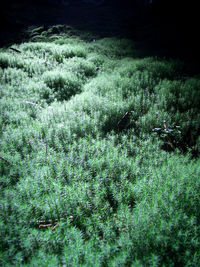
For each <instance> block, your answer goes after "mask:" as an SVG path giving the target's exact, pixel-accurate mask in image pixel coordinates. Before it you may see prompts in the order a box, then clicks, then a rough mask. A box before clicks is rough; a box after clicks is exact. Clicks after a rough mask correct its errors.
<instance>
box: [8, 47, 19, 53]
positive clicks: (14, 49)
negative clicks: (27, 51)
mask: <svg viewBox="0 0 200 267" xmlns="http://www.w3.org/2000/svg"><path fill="white" fill-rule="evenodd" d="M10 49H11V50H12V51H15V52H17V53H20V54H21V53H22V52H21V51H20V50H19V49H16V48H14V47H10Z"/></svg>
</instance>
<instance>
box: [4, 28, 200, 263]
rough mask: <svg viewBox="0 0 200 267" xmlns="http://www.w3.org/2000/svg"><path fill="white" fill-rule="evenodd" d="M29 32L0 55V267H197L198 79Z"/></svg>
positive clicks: (96, 45)
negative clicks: (26, 39) (25, 39)
mask: <svg viewBox="0 0 200 267" xmlns="http://www.w3.org/2000/svg"><path fill="white" fill-rule="evenodd" d="M32 30H33V31H32V37H34V36H35V38H36V39H37V35H38V36H39V37H40V38H41V42H39V41H37V42H33V40H32V41H31V42H25V43H22V44H20V45H13V48H15V49H17V50H19V51H15V50H12V49H6V48H5V49H1V54H0V81H1V85H0V98H1V99H0V114H1V115H0V175H1V177H0V185H1V188H2V190H1V192H0V199H1V205H0V217H1V222H0V251H1V257H0V265H2V266H5V265H9V266H11V265H12V266H14V265H16V266H36V265H37V266H38V265H41V266H44V265H52V266H65V265H66V266H68V265H69V266H93V265H95V266H119V265H121V266H132V265H133V266H161V265H163V266H175V265H176V266H198V263H199V258H200V254H199V249H198V245H199V239H200V235H199V223H200V221H199V201H198V199H199V188H200V187H199V185H200V182H199V159H198V157H199V153H200V146H199V144H200V141H199V140H200V138H199V120H200V115H199V100H200V99H199V86H200V84H199V77H198V76H194V77H192V76H191V73H190V72H187V67H186V66H185V65H184V64H183V63H182V62H180V61H174V60H166V59H165V60H163V59H158V58H154V57H151V58H143V59H142V58H137V51H136V50H135V45H134V43H132V42H131V41H129V40H118V39H116V38H104V39H95V37H93V38H90V39H87V42H85V41H83V40H81V38H82V37H81V36H78V37H76V38H74V37H73V38H70V37H69V35H70V34H71V33H72V32H70V31H71V30H72V29H69V28H67V27H65V26H63V25H59V26H57V27H51V28H49V29H44V27H42V28H38V29H32ZM68 30H69V33H68ZM51 38H52V39H51ZM169 152H171V153H169ZM194 156H195V157H196V159H192V157H194Z"/></svg>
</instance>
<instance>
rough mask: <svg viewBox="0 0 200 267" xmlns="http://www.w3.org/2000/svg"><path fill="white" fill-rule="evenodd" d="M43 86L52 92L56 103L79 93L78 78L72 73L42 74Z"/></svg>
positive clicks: (59, 71) (54, 72)
mask: <svg viewBox="0 0 200 267" xmlns="http://www.w3.org/2000/svg"><path fill="white" fill-rule="evenodd" d="M43 79H44V82H45V84H46V85H47V86H48V87H49V88H51V89H52V90H53V92H54V93H55V97H56V99H57V100H58V101H62V100H67V99H69V98H70V97H71V96H72V95H75V94H77V93H79V92H80V91H81V84H80V79H79V77H78V76H77V75H76V74H74V73H72V72H71V73H69V72H66V71H61V70H54V71H49V72H46V73H44V75H43Z"/></svg>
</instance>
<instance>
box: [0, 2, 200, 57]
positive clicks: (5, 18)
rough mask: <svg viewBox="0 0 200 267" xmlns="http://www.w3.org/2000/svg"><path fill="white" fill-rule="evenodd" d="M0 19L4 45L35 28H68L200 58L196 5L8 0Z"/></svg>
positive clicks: (1, 9) (147, 47) (16, 40)
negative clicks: (31, 27)
mask: <svg viewBox="0 0 200 267" xmlns="http://www.w3.org/2000/svg"><path fill="white" fill-rule="evenodd" d="M0 18H1V24H0V45H1V46H5V45H9V44H10V43H11V42H13V41H14V42H20V41H22V40H23V38H24V35H23V33H24V31H25V29H26V28H27V27H28V26H31V25H37V26H40V25H45V27H49V26H51V25H55V24H68V25H72V26H74V27H76V28H77V29H80V30H85V31H91V32H94V33H97V34H99V36H100V37H107V36H116V37H119V38H131V39H133V40H134V41H136V42H138V43H140V44H141V47H145V49H149V53H150V54H151V52H152V51H154V53H155V51H157V52H158V55H159V53H160V54H162V55H164V56H169V57H182V58H190V59H191V58H193V60H197V59H199V41H198V35H199V29H198V20H199V19H198V8H197V4H196V1H187V2H184V1H172V0H152V1H150V0H132V1H130V0H115V1H114V0H104V1H100V0H99V1H98V0H96V1H95V0H94V1H93V3H87V2H86V1H83V0H71V1H70V0H68V1H64V0H43V1H41V0H26V1H25V0H17V1H13V0H7V1H5V2H4V4H1V8H0ZM159 51H160V52H159ZM161 51H162V53H161ZM163 51H164V52H163Z"/></svg>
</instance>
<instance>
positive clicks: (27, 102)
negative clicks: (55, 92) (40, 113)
mask: <svg viewBox="0 0 200 267" xmlns="http://www.w3.org/2000/svg"><path fill="white" fill-rule="evenodd" d="M23 103H25V104H30V105H33V106H35V107H37V108H40V109H43V108H42V107H41V106H40V105H38V104H36V103H34V102H30V101H26V100H24V101H23Z"/></svg>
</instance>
